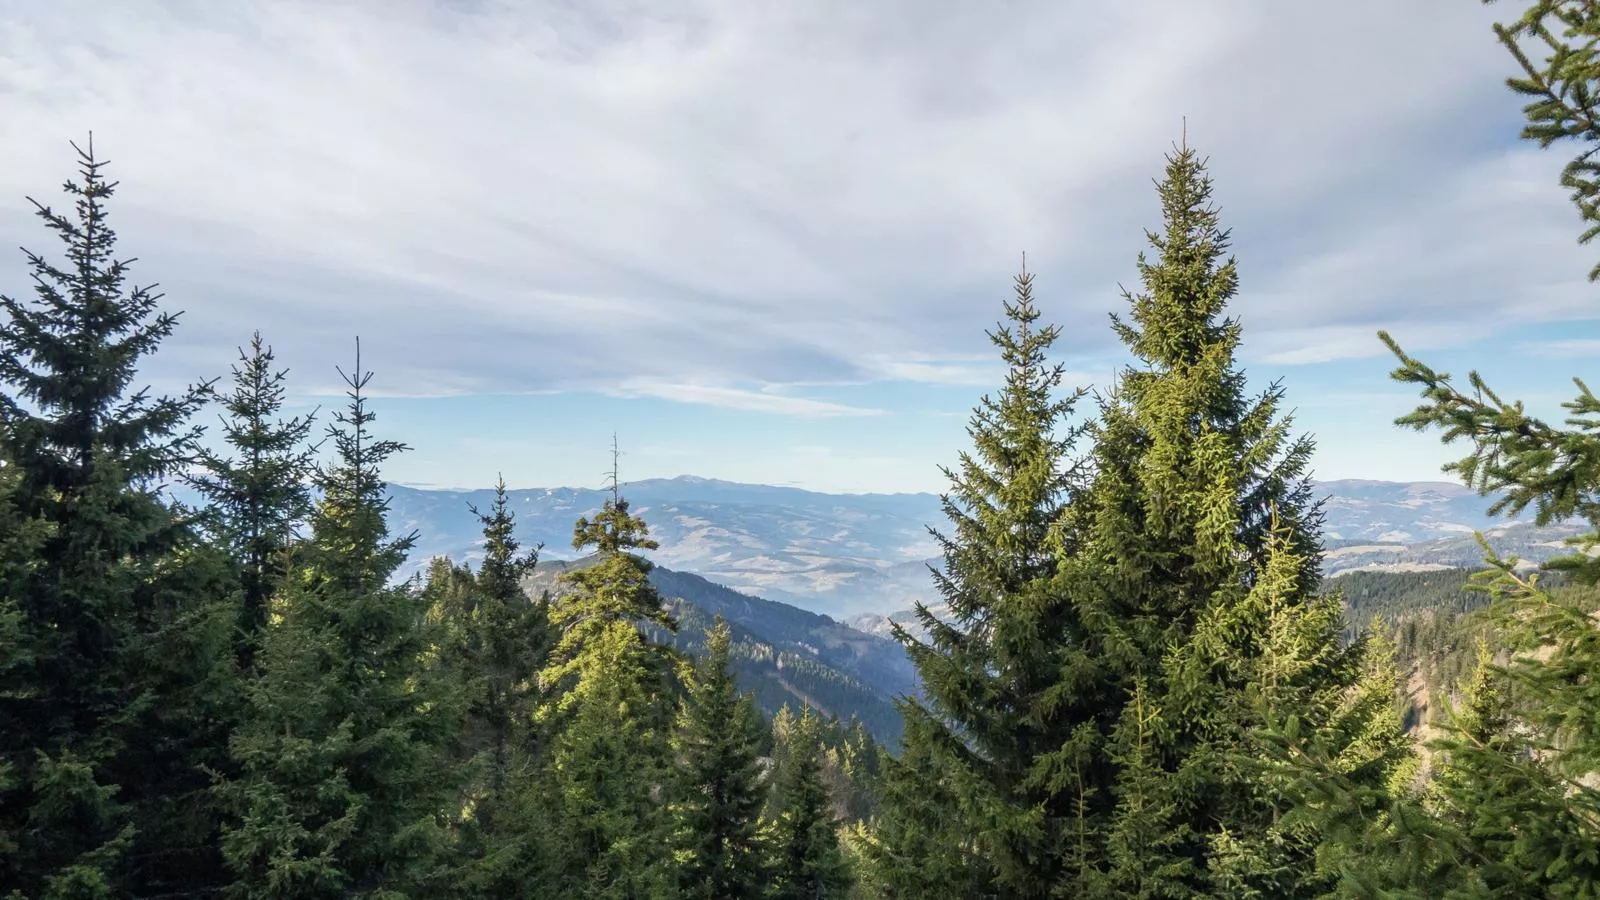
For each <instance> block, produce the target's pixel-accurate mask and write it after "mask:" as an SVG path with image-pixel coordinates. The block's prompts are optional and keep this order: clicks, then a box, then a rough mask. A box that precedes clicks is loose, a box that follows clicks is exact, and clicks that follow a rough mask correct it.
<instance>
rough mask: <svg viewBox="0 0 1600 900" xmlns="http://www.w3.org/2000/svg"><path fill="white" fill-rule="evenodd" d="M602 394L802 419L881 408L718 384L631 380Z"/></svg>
mask: <svg viewBox="0 0 1600 900" xmlns="http://www.w3.org/2000/svg"><path fill="white" fill-rule="evenodd" d="M606 393H608V394H610V395H612V396H616V397H654V398H656V399H658V400H670V401H672V402H674V403H693V404H698V405H702V406H718V407H722V408H724V409H737V410H743V411H745V412H757V413H773V414H777V415H785V416H800V417H806V418H831V417H835V416H880V415H883V410H880V409H868V408H866V407H860V406H849V405H846V404H843V403H830V402H828V401H826V400H813V399H810V398H806V397H794V396H789V395H786V394H782V393H778V392H777V388H776V387H775V386H773V387H769V388H768V389H766V390H756V391H752V390H747V389H744V388H733V387H725V386H721V385H707V384H672V383H660V382H649V381H633V382H627V383H624V384H622V385H621V386H619V387H616V388H612V389H608V390H607V391H606Z"/></svg>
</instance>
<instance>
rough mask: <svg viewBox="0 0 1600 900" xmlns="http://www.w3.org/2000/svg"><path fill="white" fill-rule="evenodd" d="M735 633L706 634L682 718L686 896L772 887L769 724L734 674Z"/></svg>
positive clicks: (678, 805)
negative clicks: (764, 764) (765, 834)
mask: <svg viewBox="0 0 1600 900" xmlns="http://www.w3.org/2000/svg"><path fill="white" fill-rule="evenodd" d="M731 644H732V634H731V632H730V630H729V628H728V625H727V623H726V622H725V621H724V620H722V619H721V618H720V617H719V618H718V619H717V621H716V624H715V625H714V626H713V628H712V629H711V630H710V632H709V633H708V634H707V636H706V653H705V655H704V657H702V659H701V660H700V662H699V664H698V665H697V667H696V670H695V677H694V678H693V680H692V681H691V683H690V686H689V693H688V696H687V697H685V698H684V701H683V706H682V709H681V710H680V712H679V715H678V729H677V734H676V741H675V749H676V750H677V756H678V760H677V772H676V777H675V778H674V781H673V789H674V803H673V843H674V848H675V855H676V861H677V865H678V872H679V884H680V885H681V887H682V888H683V892H684V896H685V897H694V898H704V900H719V898H724V897H756V896H759V895H760V893H761V891H762V890H763V889H764V888H765V886H766V872H765V867H764V866H763V863H764V862H765V861H764V860H763V858H762V848H761V845H760V842H759V832H760V826H761V808H762V805H763V803H764V802H765V800H766V785H765V784H764V783H763V780H762V773H761V768H760V764H759V759H758V754H759V751H760V745H761V732H762V730H763V729H764V726H765V723H764V722H762V720H761V717H760V714H759V713H757V712H756V708H755V705H754V703H753V702H752V700H751V698H750V696H749V695H748V694H744V693H741V692H740V691H739V690H738V687H737V685H736V684H735V683H734V679H733V673H732V672H731V671H730V669H729V648H730V646H731Z"/></svg>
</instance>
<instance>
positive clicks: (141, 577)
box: [0, 142, 232, 897]
mask: <svg viewBox="0 0 1600 900" xmlns="http://www.w3.org/2000/svg"><path fill="white" fill-rule="evenodd" d="M74 149H75V150H77V151H78V155H79V178H78V180H77V181H73V182H68V183H67V184H65V185H64V190H65V191H66V193H67V194H68V196H69V197H71V198H72V209H71V210H70V211H67V212H57V211H56V210H54V209H52V208H51V207H48V206H45V205H43V204H40V203H38V202H36V201H30V202H33V203H34V207H35V209H36V212H37V214H38V216H39V218H40V220H41V221H42V222H43V223H44V224H45V226H46V227H47V228H48V229H49V230H50V231H51V232H53V233H54V234H55V235H56V236H57V237H58V238H59V239H60V240H61V242H62V245H63V251H64V256H65V260H64V261H63V262H61V263H59V264H58V263H53V262H51V261H49V260H48V259H46V258H45V257H44V256H43V255H40V254H36V253H32V252H28V251H24V252H25V253H26V256H27V259H28V265H29V268H30V269H31V270H32V277H33V288H32V294H33V296H32V298H31V299H30V300H24V299H20V298H17V297H12V296H0V309H3V310H4V312H5V316H6V321H5V324H4V327H0V444H3V445H4V453H3V454H0V455H3V457H4V458H5V459H6V460H7V467H8V468H9V469H11V472H10V473H9V474H8V476H7V477H8V478H9V479H10V480H11V481H12V484H11V486H10V488H9V493H10V502H11V505H12V507H13V509H14V510H15V515H16V518H17V520H18V521H19V522H24V523H31V525H30V526H29V532H30V534H32V535H33V537H31V538H29V539H28V540H29V541H31V542H34V543H31V544H29V546H31V547H32V548H33V553H32V556H31V558H29V559H27V560H26V561H21V560H18V561H16V565H14V566H13V567H12V568H11V570H10V575H9V578H8V581H9V583H8V584H6V585H5V588H6V591H7V595H8V601H9V603H10V604H12V606H11V610H10V612H9V615H10V616H11V617H12V618H11V620H10V621H11V623H12V624H11V625H10V626H8V627H9V628H10V630H11V638H10V640H11V642H12V644H13V646H12V648H11V652H12V653H13V654H15V658H16V659H22V660H26V661H27V662H26V665H21V666H19V665H12V664H8V665H7V666H5V667H4V668H5V672H4V677H5V679H6V681H5V684H4V685H3V686H0V768H3V769H5V770H7V772H8V773H9V774H8V777H7V782H8V785H7V786H6V787H5V788H4V789H0V835H9V836H11V841H12V843H13V846H12V847H11V848H9V849H8V852H6V853H4V854H0V884H4V885H7V886H9V887H13V888H15V889H17V890H19V891H21V892H22V893H23V894H24V895H27V896H35V897H66V896H73V897H91V896H143V895H153V894H162V893H169V892H173V891H177V892H180V893H181V892H184V891H203V890H205V889H206V888H207V886H208V885H211V884H214V882H215V879H216V878H217V877H219V876H220V874H221V870H220V865H219V859H218V858H217V856H216V854H215V851H214V842H212V841H210V838H211V830H212V828H213V826H214V824H215V819H214V816H211V815H210V814H209V812H208V810H207V808H206V803H205V797H206V792H205V790H204V788H205V784H204V777H203V776H202V775H201V773H200V772H199V766H201V765H204V764H206V763H207V762H208V761H215V759H216V755H215V754H216V751H217V750H218V749H219V748H220V747H221V733H220V732H221V729H222V727H224V725H225V723H226V721H227V716H228V713H227V707H228V704H229V699H228V693H229V690H230V687H231V678H232V676H231V673H228V672H226V667H225V666H222V665H219V664H218V663H219V662H220V661H221V660H222V658H223V657H221V656H218V655H217V654H218V653H222V654H224V655H225V652H226V651H225V646H226V643H227V638H226V630H225V629H219V628H218V627H217V626H218V624H219V623H221V622H223V621H224V618H225V617H224V615H223V613H224V612H225V611H224V610H222V609H221V607H220V605H219V604H218V603H216V602H215V601H214V600H213V599H212V598H213V597H215V596H216V594H217V592H219V591H220V577H219V576H220V574H221V572H220V569H219V568H218V567H217V566H216V559H215V558H214V557H213V556H211V555H209V554H207V553H206V552H205V550H204V548H202V547H199V546H197V545H196V544H195V541H194V533H193V529H192V527H191V526H190V523H189V522H188V521H187V520H186V519H185V518H184V517H183V516H181V515H180V514H178V513H177V512H176V511H175V510H174V509H173V508H172V507H170V506H169V505H168V504H167V503H166V502H165V501H164V500H163V499H162V498H161V497H160V496H159V494H158V490H159V483H160V482H161V481H162V480H163V479H165V478H168V477H170V476H172V475H173V474H174V473H176V472H177V471H178V469H179V468H180V467H181V466H182V465H183V464H184V463H185V462H186V461H187V460H188V459H189V458H190V457H191V456H192V454H193V452H194V446H195V445H194V439H195V437H196V434H197V432H196V430H194V429H191V428H189V427H188V426H187V425H186V423H187V421H188V420H189V419H190V417H191V416H192V415H193V413H194V412H195V411H196V410H197V409H198V408H199V407H200V406H201V405H202V404H203V402H204V397H205V395H206V391H207V388H208V386H207V385H202V386H200V387H196V388H192V389H190V390H189V391H187V392H186V393H184V394H182V395H180V396H176V397H160V398H152V397H151V396H150V395H149V394H148V392H147V391H145V390H138V391H134V390H132V388H131V386H132V384H133V382H134V379H135V378H136V377H137V374H138V369H139V366H140V364H141V363H142V362H143V361H144V360H145V358H146V357H148V356H149V355H150V354H152V353H153V352H155V351H156V350H157V349H158V348H159V346H160V344H161V342H162V341H164V340H165V339H166V338H167V337H169V336H170V335H171V333H172V331H173V328H174V326H175V325H176V322H177V316H176V315H175V314H168V313H164V312H159V302H160V300H161V295H160V294H158V293H155V292H154V290H153V286H152V287H133V286H130V285H129V284H128V282H127V278H128V272H129V265H130V263H131V260H119V259H117V258H116V257H115V247H116V233H115V232H114V231H113V230H112V229H111V227H110V225H109V222H108V218H107V206H106V204H107V201H108V200H109V199H110V198H111V197H112V195H113V194H114V192H115V189H116V184H115V183H113V182H109V181H107V180H106V178H105V174H104V172H103V169H104V167H105V165H106V163H105V161H104V160H102V159H99V158H97V157H96V156H95V154H94V147H93V144H92V142H91V143H90V144H89V145H88V146H87V147H86V148H79V147H77V146H76V145H74ZM6 540H7V541H8V542H13V541H16V540H19V537H18V536H7V539H6ZM17 546H18V545H17V544H15V543H12V547H13V548H15V547H17ZM218 639H220V640H221V641H222V643H221V644H218V643H217V641H218ZM208 843H210V844H212V845H213V846H212V848H211V849H208V846H207V845H208Z"/></svg>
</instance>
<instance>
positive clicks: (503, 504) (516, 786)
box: [425, 479, 550, 897]
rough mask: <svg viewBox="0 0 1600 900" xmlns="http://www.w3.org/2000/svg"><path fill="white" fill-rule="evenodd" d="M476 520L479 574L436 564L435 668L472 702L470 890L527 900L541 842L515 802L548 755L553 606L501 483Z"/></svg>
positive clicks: (432, 580)
mask: <svg viewBox="0 0 1600 900" xmlns="http://www.w3.org/2000/svg"><path fill="white" fill-rule="evenodd" d="M473 514H474V515H476V516H477V517H478V520H479V522H480V523H482V525H483V536H484V559H483V562H482V564H481V565H480V566H479V569H478V571H477V572H476V573H474V572H472V571H471V570H470V569H469V568H466V567H460V568H458V567H455V566H453V565H451V564H450V563H449V561H448V560H445V559H437V560H435V561H434V566H433V569H432V571H431V573H430V577H429V580H428V587H427V590H426V591H425V593H426V595H427V597H428V600H429V603H430V606H432V607H434V608H435V610H436V612H435V616H436V617H437V618H438V619H439V620H440V622H441V626H442V629H443V633H444V635H446V636H445V637H444V638H443V640H441V658H440V659H439V660H438V663H439V665H440V666H441V668H442V669H443V670H444V671H445V672H446V673H448V674H447V675H446V677H454V678H455V679H457V680H458V682H459V683H460V686H461V690H462V696H463V700H464V702H465V703H466V716H467V717H466V722H465V728H464V730H463V732H462V735H461V740H460V746H459V747H458V748H457V749H456V757H457V758H458V759H459V760H460V765H461V766H462V768H463V778H464V781H463V790H464V794H463V797H462V800H461V803H462V807H463V809H464V810H465V811H466V812H465V817H464V821H463V822H462V832H463V847H462V850H463V852H464V853H465V854H466V865H465V868H464V870H463V885H464V886H466V887H468V888H470V890H471V891H472V893H474V895H476V896H485V897H491V896H508V897H510V896H522V892H523V890H524V886H523V885H522V884H520V883H519V882H520V878H521V875H522V874H523V873H524V872H525V871H526V869H527V867H528V866H529V865H531V864H532V862H531V861H530V856H531V854H532V853H533V852H534V851H533V848H534V847H536V845H537V841H535V840H534V839H533V836H532V834H531V833H530V827H531V826H532V825H533V823H531V822H529V821H526V820H525V817H523V816H520V815H519V814H518V811H517V802H516V796H517V794H518V792H519V791H522V790H525V789H527V788H528V787H529V778H530V771H531V769H532V767H533V766H534V765H535V764H536V763H537V762H538V761H539V756H540V753H541V752H542V750H543V748H542V746H541V744H542V741H541V735H540V734H539V732H538V730H537V729H536V728H535V725H534V716H535V714H536V711H537V707H538V703H539V699H540V694H539V690H538V674H539V670H540V669H541V668H542V667H543V666H544V665H545V662H546V656H547V655H548V653H549V649H550V646H549V645H550V640H549V624H548V606H547V604H546V603H545V602H544V601H543V600H541V601H540V602H534V601H533V600H531V599H530V598H529V596H528V594H527V592H526V591H525V590H524V588H523V584H522V581H523V578H524V577H526V575H527V574H528V573H529V572H531V571H532V570H533V568H534V567H535V566H536V565H537V564H538V550H539V548H537V547H535V548H532V549H531V550H530V551H528V552H526V553H523V552H522V550H521V544H520V543H519V542H518V541H517V539H516V536H515V529H516V517H515V515H514V514H512V512H511V511H510V508H509V505H508V503H507V498H506V487H505V481H504V479H502V480H500V481H499V482H498V483H497V484H496V486H495V499H494V503H493V505H492V506H491V507H490V509H489V511H488V512H480V511H479V510H477V509H476V508H473Z"/></svg>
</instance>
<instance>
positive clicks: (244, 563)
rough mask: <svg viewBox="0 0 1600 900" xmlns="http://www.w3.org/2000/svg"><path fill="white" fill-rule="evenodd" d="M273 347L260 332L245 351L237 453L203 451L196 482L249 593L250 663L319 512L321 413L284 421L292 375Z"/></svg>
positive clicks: (234, 414)
mask: <svg viewBox="0 0 1600 900" xmlns="http://www.w3.org/2000/svg"><path fill="white" fill-rule="evenodd" d="M272 360H273V356H272V348H271V347H268V346H265V345H264V344H263V343H262V341H261V333H260V332H259V331H258V332H256V333H255V334H254V335H252V336H251V339H250V351H249V352H248V353H246V352H245V351H244V350H243V349H242V348H241V349H240V350H239V361H240V365H237V366H234V368H233V384H234V388H233V393H231V394H229V395H227V396H226V397H223V398H222V401H221V402H222V406H223V409H224V410H226V411H227V416H226V417H224V418H223V419H222V429H223V435H224V439H225V440H226V441H227V443H228V445H229V446H230V447H232V448H233V450H234V452H235V456H234V457H232V458H227V457H222V456H219V455H217V454H216V453H213V452H210V451H202V452H201V454H200V462H201V465H202V467H203V470H204V471H202V472H200V473H197V474H194V475H191V476H190V477H189V479H188V481H189V483H190V484H191V485H193V486H194V487H195V488H196V489H197V490H199V491H200V493H201V494H202V495H203V496H204V497H205V498H206V499H207V500H208V501H209V502H210V504H211V508H212V512H213V516H212V517H211V526H212V527H211V531H212V532H213V537H214V538H215V539H216V541H217V542H218V543H219V544H220V545H221V546H224V547H226V548H228V550H229V551H230V552H231V553H232V555H233V558H234V560H235V561H236V564H237V565H238V568H239V580H240V587H241V589H242V593H243V603H242V609H241V611H240V621H239V626H240V631H241V638H242V640H241V646H242V650H243V654H242V655H243V659H244V661H245V662H246V664H248V663H249V660H250V656H251V653H252V648H253V646H254V644H255V642H256V640H257V637H258V636H259V634H260V631H261V629H262V628H263V627H264V626H265V625H266V622H267V599H268V598H269V597H270V596H271V595H272V593H273V592H274V591H275V590H276V589H277V586H278V583H279V582H280V581H281V580H282V576H283V573H284V571H285V569H286V567H287V565H288V560H287V559H286V558H285V557H284V554H285V553H286V551H287V550H288V549H289V546H290V545H291V543H292V542H293V541H294V539H295V530H296V528H297V527H298V526H299V525H300V524H301V523H302V522H304V521H305V519H306V516H307V515H308V514H309V513H310V510H311V498H310V493H309V491H308V490H307V487H306V484H305V481H306V478H307V476H309V475H310V474H311V472H312V470H313V463H312V459H313V456H314V454H315V452H316V448H315V447H307V446H305V440H306V436H307V435H308V434H309V433H310V431H311V426H312V421H313V416H302V417H297V418H293V419H289V420H288V421H284V420H281V419H278V418H277V415H278V410H279V409H281V408H282V406H283V398H284V385H283V382H284V379H285V378H286V377H287V375H288V372H287V370H279V371H273V369H272Z"/></svg>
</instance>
